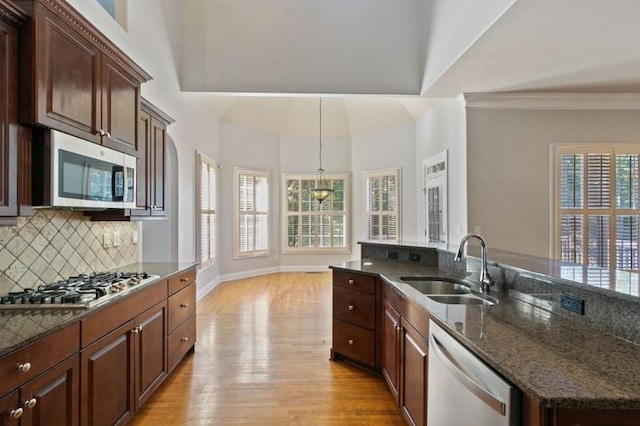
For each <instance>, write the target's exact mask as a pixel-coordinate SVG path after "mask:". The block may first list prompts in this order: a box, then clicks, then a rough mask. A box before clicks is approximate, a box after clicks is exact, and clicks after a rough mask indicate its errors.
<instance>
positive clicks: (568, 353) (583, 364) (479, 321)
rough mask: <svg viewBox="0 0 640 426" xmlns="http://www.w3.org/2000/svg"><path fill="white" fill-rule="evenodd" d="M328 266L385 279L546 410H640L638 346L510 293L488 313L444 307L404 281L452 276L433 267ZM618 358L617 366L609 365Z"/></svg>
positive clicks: (502, 295) (369, 263) (379, 263)
mask: <svg viewBox="0 0 640 426" xmlns="http://www.w3.org/2000/svg"><path fill="white" fill-rule="evenodd" d="M330 268H331V269H342V270H347V271H354V272H358V273H366V274H369V275H377V276H380V277H381V278H383V279H384V280H385V282H387V283H389V284H390V285H392V286H393V287H394V288H395V289H397V290H398V291H400V292H401V293H402V294H403V295H404V296H405V297H407V298H408V299H409V300H411V301H412V302H414V303H415V304H417V305H418V306H420V307H422V308H423V309H425V310H426V311H428V313H429V314H430V316H431V317H433V318H434V319H435V320H436V322H437V323H438V324H440V325H441V326H444V328H445V329H446V330H447V331H448V332H449V333H450V334H451V335H452V336H454V337H455V338H456V340H458V341H459V342H461V343H462V344H463V345H464V346H465V347H467V348H468V349H469V350H471V351H472V352H473V353H474V354H475V355H476V356H478V357H479V358H481V359H482V360H483V361H484V362H485V363H487V364H488V365H489V366H491V367H492V368H493V369H494V370H496V371H497V372H498V373H499V374H501V375H502V376H503V377H505V378H506V379H507V380H508V381H510V382H511V383H513V384H514V385H516V386H517V387H518V388H520V389H521V390H522V391H523V393H525V394H526V395H528V396H529V397H532V398H534V399H535V400H537V401H539V402H540V403H541V404H542V405H543V406H546V407H549V408H569V409H640V373H638V372H635V371H634V368H633V367H632V365H637V363H634V362H633V360H637V361H638V362H640V346H638V345H636V344H634V343H631V342H627V341H624V340H622V339H620V338H617V337H615V336H612V335H609V334H606V333H604V332H602V331H599V330H596V329H593V328H590V327H588V326H586V325H583V324H578V323H577V322H575V321H572V320H569V319H567V318H564V317H561V316H559V315H556V314H553V313H550V312H548V311H544V310H542V309H541V308H539V307H535V306H533V305H530V304H527V303H525V302H523V301H520V300H517V299H514V298H512V297H509V294H508V292H506V291H504V292H500V291H494V292H492V293H491V296H492V297H494V298H496V299H498V303H497V304H496V305H495V306H491V307H488V308H487V307H483V306H478V305H465V306H464V307H461V306H460V305H443V304H440V303H436V302H434V301H432V300H431V299H429V298H428V297H427V296H425V295H424V294H422V293H420V292H418V291H417V290H415V289H413V288H412V287H410V286H409V285H408V284H406V283H404V282H403V281H402V280H401V279H400V277H401V276H407V275H413V276H419V275H424V276H431V277H439V276H442V277H452V276H451V275H450V274H449V273H447V272H446V271H443V270H440V269H438V268H437V267H435V266H432V267H429V266H424V265H415V264H411V263H406V262H398V261H388V260H377V259H376V260H369V259H366V260H363V261H360V260H357V261H351V262H345V263H342V264H335V265H331V266H330ZM459 278H460V277H459ZM461 279H462V278H461ZM463 280H464V279H463ZM465 281H468V280H465ZM478 290H479V289H478ZM456 310H457V311H458V312H456ZM460 318H463V321H462V322H463V323H464V326H463V327H460V321H457V319H460ZM425 337H426V336H425ZM606 353H609V355H610V356H607V355H605V354H606ZM616 359H617V360H618V362H619V363H620V364H615V365H614V362H612V361H611V360H616Z"/></svg>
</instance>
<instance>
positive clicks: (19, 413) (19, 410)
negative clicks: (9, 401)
mask: <svg viewBox="0 0 640 426" xmlns="http://www.w3.org/2000/svg"><path fill="white" fill-rule="evenodd" d="M23 413H24V410H23V409H22V408H16V409H15V410H11V412H9V417H10V418H12V419H13V420H16V419H19V418H20V417H22V414H23Z"/></svg>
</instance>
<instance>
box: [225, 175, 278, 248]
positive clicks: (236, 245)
mask: <svg viewBox="0 0 640 426" xmlns="http://www.w3.org/2000/svg"><path fill="white" fill-rule="evenodd" d="M270 174H271V173H270V172H269V171H267V170H257V169H249V168H242V167H234V168H233V184H234V191H233V205H234V239H233V240H234V244H233V245H234V257H235V258H236V259H244V258H250V257H261V256H268V255H269V253H270V250H269V243H270V242H269V223H270V220H271V214H270V212H269V210H270V207H269V205H270V203H269V197H270V192H271V188H270V186H271V182H270ZM240 176H250V177H252V178H254V179H255V178H266V180H267V194H266V201H267V206H266V207H267V209H266V210H257V209H255V208H254V210H252V211H251V212H252V214H253V217H254V224H255V223H256V221H255V218H256V216H258V215H266V216H267V218H266V229H265V230H264V232H265V233H266V239H267V242H266V246H265V248H264V249H258V248H256V246H255V242H256V238H255V235H256V233H257V232H256V231H257V228H256V226H254V228H253V242H254V245H253V248H252V249H251V250H245V251H241V250H240V215H241V212H240ZM254 188H255V187H254ZM255 199H256V194H255V191H254V194H253V200H254V206H255Z"/></svg>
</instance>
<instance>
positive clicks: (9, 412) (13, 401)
mask: <svg viewBox="0 0 640 426" xmlns="http://www.w3.org/2000/svg"><path fill="white" fill-rule="evenodd" d="M18 404H20V399H19V398H18V391H17V390H16V391H13V392H11V393H10V394H9V395H7V396H5V397H3V398H0V426H15V425H17V424H19V422H20V420H18V419H19V416H22V414H21V413H22V408H21V407H19V406H18ZM18 408H19V409H20V413H17V412H16V410H17V409H18ZM18 414H19V416H17V415H18Z"/></svg>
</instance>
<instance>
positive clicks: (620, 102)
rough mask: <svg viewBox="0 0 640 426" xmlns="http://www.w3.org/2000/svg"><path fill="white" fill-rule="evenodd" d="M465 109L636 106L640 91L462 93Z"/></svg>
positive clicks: (632, 107) (580, 108)
mask: <svg viewBox="0 0 640 426" xmlns="http://www.w3.org/2000/svg"><path fill="white" fill-rule="evenodd" d="M464 100H465V107H466V108H467V109H504V110H640V93H559V92H536V93H533V92H498V93H465V94H464Z"/></svg>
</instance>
